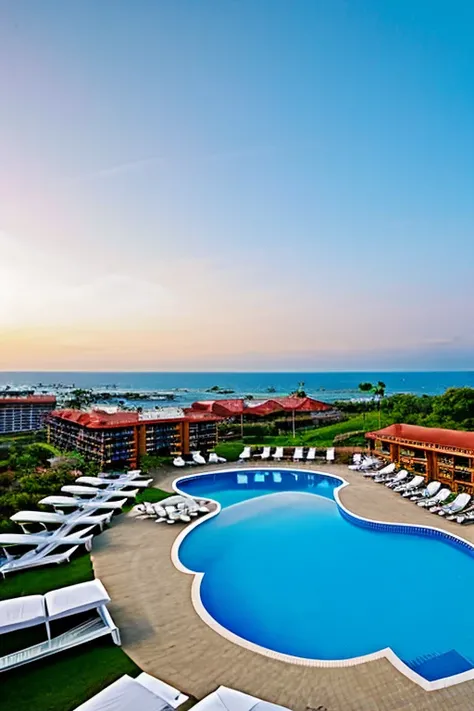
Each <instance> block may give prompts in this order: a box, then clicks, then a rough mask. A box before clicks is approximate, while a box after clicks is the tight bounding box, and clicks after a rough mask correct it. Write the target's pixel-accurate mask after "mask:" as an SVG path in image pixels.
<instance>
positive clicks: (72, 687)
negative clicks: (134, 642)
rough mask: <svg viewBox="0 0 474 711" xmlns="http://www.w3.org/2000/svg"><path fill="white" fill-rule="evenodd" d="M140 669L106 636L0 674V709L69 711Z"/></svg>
mask: <svg viewBox="0 0 474 711" xmlns="http://www.w3.org/2000/svg"><path fill="white" fill-rule="evenodd" d="M139 671H140V670H139V668H138V667H137V666H136V664H134V662H132V660H131V659H130V658H129V657H127V655H126V654H125V653H124V652H123V651H122V650H121V649H120V647H116V646H115V645H114V644H113V643H112V642H111V641H110V640H109V639H105V640H102V641H97V642H96V643H91V644H88V645H84V646H83V647H77V648H76V649H72V650H70V651H68V652H62V653H61V654H56V655H54V656H52V657H50V658H46V659H44V660H42V661H41V662H36V663H34V664H27V665H25V666H23V667H19V668H18V669H15V670H13V671H11V672H7V673H5V672H4V673H3V674H2V681H1V685H0V709H2V711H3V710H5V711H7V710H8V711H32V709H38V711H72V710H73V709H75V708H76V707H77V706H79V705H80V704H82V703H84V701H86V700H87V699H89V698H90V697H91V696H94V694H97V693H98V692H99V691H100V690H101V689H103V688H104V687H106V686H108V685H109V684H111V683H112V682H113V681H115V680H116V679H118V678H119V677H120V676H122V675H123V674H130V676H136V675H137V674H138V673H139Z"/></svg>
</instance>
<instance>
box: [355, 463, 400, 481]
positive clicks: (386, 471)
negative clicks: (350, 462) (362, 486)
mask: <svg viewBox="0 0 474 711" xmlns="http://www.w3.org/2000/svg"><path fill="white" fill-rule="evenodd" d="M396 468H397V465H396V464H395V462H391V463H390V464H387V466H385V467H382V469H377V470H376V471H364V472H363V474H364V476H365V477H371V478H373V479H376V478H377V479H378V478H382V479H385V478H388V477H389V476H392V474H394V473H395V469H396Z"/></svg>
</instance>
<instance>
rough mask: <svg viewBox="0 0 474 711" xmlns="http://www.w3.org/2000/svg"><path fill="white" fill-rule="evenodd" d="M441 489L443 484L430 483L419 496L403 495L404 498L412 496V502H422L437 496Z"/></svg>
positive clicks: (437, 482)
mask: <svg viewBox="0 0 474 711" xmlns="http://www.w3.org/2000/svg"><path fill="white" fill-rule="evenodd" d="M440 489H441V482H439V481H430V483H429V484H428V486H427V487H426V488H425V489H423V490H422V491H421V492H419V493H417V494H413V492H411V494H407V493H405V494H403V496H405V497H406V496H410V501H421V500H422V499H430V498H431V497H432V496H435V495H436V494H437V493H438V491H439V490H440Z"/></svg>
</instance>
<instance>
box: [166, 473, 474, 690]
mask: <svg viewBox="0 0 474 711" xmlns="http://www.w3.org/2000/svg"><path fill="white" fill-rule="evenodd" d="M267 468H268V467H265V466H256V467H245V468H241V467H238V468H236V471H239V472H254V471H255V470H256V469H267ZM229 471H232V469H230V468H227V469H214V470H212V471H204V472H199V473H197V472H196V473H194V474H189V475H188V476H181V477H178V478H177V479H175V480H174V481H173V484H172V487H173V489H174V491H175V492H176V493H177V494H182V495H185V496H188V495H189V494H187V492H183V491H181V490H180V488H179V483H180V482H181V481H184V480H186V479H194V478H196V477H199V476H208V475H209V474H213V475H214V474H223V473H228V472H229ZM291 471H295V472H301V473H302V474H308V473H313V474H322V475H324V476H327V477H330V478H331V479H335V480H337V481H340V482H341V483H340V485H339V486H338V487H336V488H335V489H334V500H335V502H336V505H337V507H338V508H339V510H340V511H341V513H342V515H343V516H344V517H345V518H347V519H348V520H350V521H351V522H352V523H354V525H356V526H362V527H364V528H372V529H381V530H384V531H390V530H392V531H394V530H395V531H397V532H400V529H403V530H404V531H407V532H412V533H414V534H415V535H425V536H436V537H440V538H444V539H445V540H447V541H448V543H450V544H451V545H454V546H456V547H459V548H462V549H463V550H466V549H469V551H470V553H471V555H472V556H473V557H474V546H473V545H472V544H471V543H469V542H468V541H466V540H465V539H464V538H461V537H460V536H456V534H454V533H447V532H446V531H443V530H442V529H440V528H436V527H433V526H422V525H420V524H407V523H388V522H386V521H378V520H375V519H369V518H365V517H364V516H359V515H357V514H355V513H353V512H352V511H350V510H349V509H348V508H347V507H346V506H344V504H343V503H342V502H341V500H340V496H339V494H340V492H341V491H342V489H344V488H345V487H346V486H350V484H349V482H348V481H346V480H345V479H343V478H342V477H341V476H338V475H336V474H329V473H328V472H320V471H317V470H316V469H298V468H297V467H291ZM313 495H314V494H313ZM202 498H204V497H202ZM205 498H207V499H208V500H209V501H212V503H213V504H214V505H215V507H216V508H215V510H214V511H211V512H210V513H208V514H206V515H205V516H203V517H202V518H199V519H196V520H195V521H193V522H192V523H191V524H190V525H189V526H187V527H186V528H184V529H183V530H182V531H181V532H180V533H179V535H178V536H177V537H176V538H175V540H174V543H173V545H172V548H171V561H172V563H173V565H174V566H175V568H176V569H177V570H179V571H180V572H181V573H186V574H187V575H192V576H193V582H192V586H191V601H192V604H193V607H194V609H195V611H196V612H197V614H198V615H199V617H200V618H201V620H202V621H203V622H205V623H206V625H208V626H209V627H210V628H211V629H212V630H213V631H214V632H217V634H219V635H221V637H224V638H225V639H227V640H228V641H229V642H233V643H234V644H237V645H239V646H240V647H244V648H245V649H248V650H249V651H251V652H256V653H257V654H262V655H263V656H265V657H269V658H270V659H276V660H279V661H281V662H286V663H289V664H297V665H299V666H306V667H319V668H329V667H332V668H334V667H352V666H356V665H358V664H364V663H366V662H371V661H375V660H377V659H387V660H388V661H389V662H390V663H391V664H392V666H394V667H395V669H397V671H399V672H400V673H401V674H404V675H405V676H406V677H407V678H408V679H410V680H411V681H413V682H414V683H415V684H418V686H420V687H422V688H423V689H424V690H425V691H437V690H439V689H445V688H447V687H449V686H455V685H456V684H461V683H462V682H465V681H470V680H472V679H474V668H473V669H470V670H468V671H465V672H462V673H461V674H454V675H452V676H449V677H444V678H442V679H436V680H435V681H428V680H427V679H425V678H424V677H422V676H421V675H420V674H417V673H416V672H415V671H413V669H411V668H410V667H409V666H408V665H407V664H405V662H403V661H402V660H401V659H400V657H399V656H398V655H397V654H395V652H394V651H393V650H392V649H391V648H390V647H386V648H385V649H381V650H379V651H377V652H373V653H371V654H365V655H362V656H359V657H351V658H350V659H334V660H333V659H308V658H305V657H296V656H293V655H291V654H283V653H282V652H276V651H274V650H273V649H268V648H267V647H262V646H261V645H259V644H255V643H254V642H249V640H247V639H245V638H243V637H240V636H239V635H236V634H235V633H234V632H231V631H230V630H228V629H227V628H226V627H224V626H223V625H221V624H220V623H219V622H217V621H216V620H215V619H214V618H213V617H212V615H210V614H209V612H208V611H207V610H206V608H205V607H204V604H203V602H202V600H201V582H202V580H203V578H204V573H200V572H198V571H195V570H190V569H189V568H187V567H186V566H185V565H183V563H182V562H181V560H180V558H179V548H180V546H181V543H182V542H183V541H184V539H185V538H186V536H187V535H188V534H189V533H191V532H192V531H193V530H194V529H195V528H196V527H197V526H199V525H201V523H203V522H204V521H208V520H210V519H211V518H213V517H214V516H217V515H218V514H219V513H220V511H221V508H222V507H221V505H220V503H219V502H218V501H216V500H215V499H212V498H210V497H205Z"/></svg>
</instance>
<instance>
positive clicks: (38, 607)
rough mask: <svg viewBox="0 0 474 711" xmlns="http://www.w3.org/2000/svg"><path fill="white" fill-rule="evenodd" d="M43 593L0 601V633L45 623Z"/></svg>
mask: <svg viewBox="0 0 474 711" xmlns="http://www.w3.org/2000/svg"><path fill="white" fill-rule="evenodd" d="M45 622H46V609H45V604H44V597H43V595H24V596H23V597H15V598H13V599H12V600H3V601H2V602H0V634H7V633H8V632H15V631H16V630H21V629H24V628H25V627H33V626H34V625H41V624H45Z"/></svg>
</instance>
